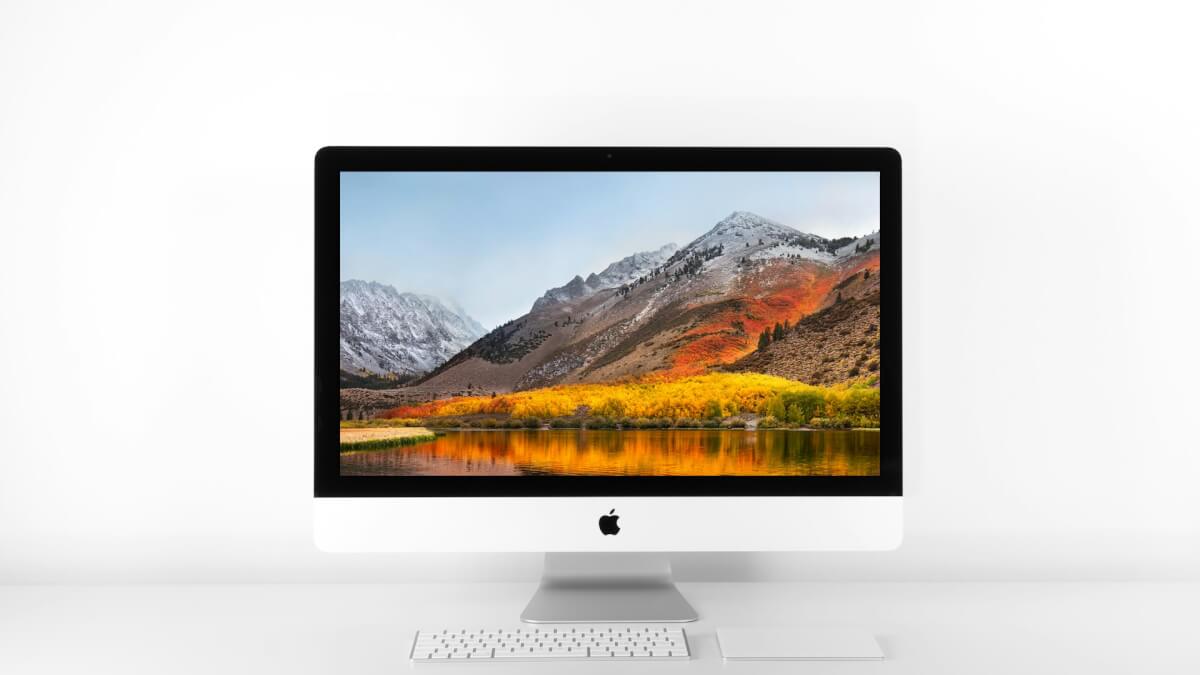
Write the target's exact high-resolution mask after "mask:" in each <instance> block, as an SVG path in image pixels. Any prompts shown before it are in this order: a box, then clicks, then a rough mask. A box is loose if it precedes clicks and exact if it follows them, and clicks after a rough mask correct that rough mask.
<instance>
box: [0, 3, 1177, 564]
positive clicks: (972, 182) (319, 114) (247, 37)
mask: <svg viewBox="0 0 1200 675" xmlns="http://www.w3.org/2000/svg"><path fill="white" fill-rule="evenodd" d="M1018 4H1022V3H987V4H985V5H983V6H980V7H975V8H969V7H967V6H966V4H965V3H960V2H945V3H916V4H914V3H898V2H886V1H881V2H813V3H757V2H736V3H735V2H721V3H712V4H709V5H702V4H700V3H690V2H675V3H642V2H611V1H610V2H606V3H556V2H545V3H529V2H502V3H485V2H478V3H450V2H447V3H411V4H404V3H399V2H378V3H362V2H339V3H332V2H324V3H300V2H278V3H262V2H259V3H247V2H240V1H239V2H204V3H195V6H191V7H186V6H183V5H182V3H180V4H179V6H173V5H174V3H158V2H145V3H129V2H124V3H113V4H112V6H108V5H107V4H105V5H104V6H101V4H100V3H88V2H11V1H10V2H6V3H4V4H3V5H2V6H0V317H2V319H0V582H5V581H90V580H98V581H131V580H183V581H188V580H243V579H244V580H284V581H287V580H311V579H320V580H374V579H390V580H401V579H416V578H460V577H463V576H465V577H468V578H532V576H533V575H534V574H535V572H536V570H537V566H538V560H537V558H536V557H535V556H479V557H444V556H409V557H405V556H383V555H379V556H365V555H364V556H331V555H325V554H320V553H317V552H316V551H314V550H313V548H312V545H311V543H310V542H311V538H310V529H311V520H310V510H309V509H310V501H311V499H310V493H311V490H310V484H311V481H310V466H309V461H310V450H309V447H310V444H309V429H310V427H311V424H310V410H311V395H310V386H311V385H310V382H311V377H310V370H311V368H310V363H311V360H312V359H311V356H310V355H311V349H312V344H311V338H310V335H311V321H312V311H311V308H310V305H311V301H310V295H311V289H312V269H311V267H312V264H311V260H312V253H313V251H312V216H311V210H312V209H311V203H312V180H311V178H312V156H313V153H314V151H315V150H316V149H317V148H318V147H320V146H322V145H327V144H376V145H386V144H396V145H400V144H538V145H540V144H628V145H641V144H646V145H650V144H660V145H676V144H678V145H688V144H694V145H738V144H745V145H891V146H894V147H896V148H898V149H899V150H900V151H901V152H902V153H903V155H904V159H905V168H904V170H905V175H904V180H905V199H906V202H905V219H906V233H905V238H906V240H905V265H906V269H905V274H904V276H905V284H906V287H905V300H906V303H907V304H906V307H905V321H906V323H905V326H904V338H905V358H906V378H907V380H906V382H905V390H906V404H907V419H906V424H907V426H906V444H907V445H906V464H907V466H906V470H907V473H906V492H907V497H908V498H907V513H908V524H907V540H906V544H905V546H904V547H903V548H902V549H901V550H900V551H898V552H895V553H888V554H869V555H868V554H856V555H839V554H816V555H814V554H806V555H773V556H765V555H759V556H732V555H713V556H681V557H680V558H679V559H678V562H677V567H678V568H679V571H680V574H681V576H684V577H687V578H711V577H718V578H784V577H790V578H812V577H820V578H844V577H851V578H934V579H937V578H1132V577H1137V578H1172V577H1175V578H1178V577H1190V578H1196V575H1197V574H1198V572H1197V570H1200V490H1197V481H1198V479H1200V442H1197V439H1196V436H1195V432H1194V426H1195V422H1196V420H1197V414H1196V407H1197V406H1196V403H1197V398H1198V397H1197V394H1196V383H1197V381H1198V379H1200V377H1198V376H1200V369H1198V367H1197V363H1196V350H1195V346H1194V345H1195V342H1196V334H1195V333H1196V327H1197V324H1198V322H1197V318H1196V314H1197V305H1198V303H1197V299H1196V295H1197V291H1200V287H1198V284H1197V278H1196V275H1195V272H1194V268H1193V267H1192V264H1193V258H1194V255H1195V251H1196V246H1197V243H1200V235H1198V234H1197V225H1198V220H1200V219H1198V218H1197V215H1196V210H1195V199H1196V190H1197V186H1200V164H1198V163H1197V151H1200V132H1198V131H1197V129H1198V128H1200V125H1197V124H1196V120H1197V119H1200V105H1198V99H1197V94H1196V87H1195V81H1194V76H1195V70H1194V67H1193V65H1192V64H1194V63H1195V62H1196V61H1197V59H1198V57H1200V54H1198V53H1197V52H1198V51H1200V50H1198V49H1197V47H1196V42H1195V40H1194V31H1193V29H1194V26H1195V25H1196V24H1195V17H1194V16H1186V15H1185V14H1184V12H1185V9H1184V8H1185V5H1184V4H1182V3H1181V4H1179V5H1177V6H1176V5H1167V4H1163V5H1157V4H1155V3H1138V4H1136V5H1130V4H1128V3H1125V4H1122V5H1119V6H1117V7H1112V8H1106V7H1102V6H1098V5H1097V3H1083V2H1080V3H1074V4H1062V3H1059V4H1053V5H1048V4H1047V3H1044V2H1032V3H1028V4H1027V6H1025V7H1018V6H1017V5H1018ZM258 382H265V383H267V384H265V385H256V386H250V383H258Z"/></svg>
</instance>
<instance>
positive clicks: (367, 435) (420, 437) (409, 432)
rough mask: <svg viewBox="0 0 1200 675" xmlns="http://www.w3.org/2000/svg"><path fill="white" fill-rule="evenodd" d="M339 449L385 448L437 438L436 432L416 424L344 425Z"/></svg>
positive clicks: (344, 450)
mask: <svg viewBox="0 0 1200 675" xmlns="http://www.w3.org/2000/svg"><path fill="white" fill-rule="evenodd" d="M340 438H341V451H342V452H354V451H358V450H387V449H389V448H397V447H401V446H405V445H416V444H417V443H427V442H429V441H433V440H436V439H437V434H436V433H434V432H433V431H430V430H429V429H426V428H425V427H417V426H374V427H346V426H343V427H342V429H341V433H340Z"/></svg>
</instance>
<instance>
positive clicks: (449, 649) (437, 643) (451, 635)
mask: <svg viewBox="0 0 1200 675" xmlns="http://www.w3.org/2000/svg"><path fill="white" fill-rule="evenodd" d="M409 658H410V659H412V661H413V663H438V662H445V661H686V660H688V658H689V657H688V644H687V635H686V634H685V633H684V632H683V629H682V628H680V627H678V626H675V625H670V624H629V625H624V624H572V623H560V624H523V625H521V626H520V627H509V628H471V629H467V628H455V629H446V630H422V631H417V634H416V636H415V637H414V638H413V645H412V652H411V654H410V655H409Z"/></svg>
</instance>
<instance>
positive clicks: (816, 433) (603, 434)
mask: <svg viewBox="0 0 1200 675" xmlns="http://www.w3.org/2000/svg"><path fill="white" fill-rule="evenodd" d="M341 473H342V475H343V476H539V475H540V476H630V475H636V476H878V475H879V432H878V431H860V430H851V431H830V430H811V431H810V430H798V429H771V430H761V431H747V430H741V429H639V430H630V431H615V430H603V429H597V430H579V429H553V430H536V429H531V430H526V429H504V430H490V429H469V430H462V431H447V432H445V435H444V436H439V437H438V439H437V440H436V441H431V442H428V443H420V444H417V445H411V446H407V447H400V448H393V449H389V450H364V451H356V452H350V453H342V455H341Z"/></svg>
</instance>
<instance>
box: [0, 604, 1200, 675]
mask: <svg viewBox="0 0 1200 675" xmlns="http://www.w3.org/2000/svg"><path fill="white" fill-rule="evenodd" d="M680 588H681V589H682V590H683V592H684V594H685V595H686V596H687V597H688V598H689V599H690V600H691V602H692V604H693V605H694V606H695V607H696V609H697V610H698V611H699V612H700V614H701V617H702V618H701V620H700V621H698V622H696V623H692V624H687V625H686V629H687V631H688V636H689V641H690V644H691V647H692V653H693V660H692V661H690V662H685V663H645V662H639V663H623V664H621V663H580V662H571V663H569V664H564V663H553V664H541V663H534V664H530V663H510V664H481V663H474V664H472V663H464V664H458V663H454V664H450V663H440V664H424V665H417V666H414V665H411V664H410V663H409V662H408V660H407V655H408V648H409V644H410V640H411V639H412V634H413V632H414V631H415V630H416V629H417V628H418V627H430V628H432V627H437V626H447V627H448V626H465V625H470V624H478V625H480V626H484V625H488V624H496V625H509V624H515V623H517V621H518V619H517V615H518V613H519V612H520V611H521V608H522V607H523V606H524V603H525V601H526V600H527V599H528V597H529V595H530V594H531V593H532V592H533V589H534V584H461V585H445V584H419V585H418V584H413V585H274V586H272V585H246V586H204V585H196V586H101V587H45V586H43V587H37V586H33V587H20V586H9V587H0V673H11V674H13V675H18V674H19V675H31V674H35V673H88V674H92V673H122V674H123V675H132V674H135V673H155V674H156V675H161V674H163V673H203V674H204V675H227V674H230V673H254V674H255V675H263V674H265V673H286V674H288V675H303V674H306V673H338V674H342V673H364V674H366V673H398V672H399V673H413V672H418V673H430V674H437V675H452V674H457V673H472V674H473V675H478V674H480V673H484V672H488V673H517V672H530V673H547V674H548V673H558V672H563V671H569V672H571V673H573V674H575V675H588V674H590V673H605V674H615V673H621V674H622V675H625V674H629V673H664V674H674V675H679V674H682V673H687V674H689V675H690V674H692V673H697V674H698V673H723V674H724V675H734V674H740V673H747V674H751V675H765V674H767V673H784V672H786V673H836V674H843V673H844V674H851V673H878V674H886V675H898V674H901V673H913V674H917V673H919V674H920V675H932V674H934V673H955V674H958V673H972V674H975V673H981V674H986V673H1004V674H1005V675H1012V674H1021V675H1026V674H1029V673H1086V674H1093V673H1121V674H1132V673H1137V674H1141V673H1185V672H1186V673H1197V672H1200V614H1198V613H1197V608H1200V584H1195V583H1188V584H1180V583H1161V584H1147V583H853V584H848V583H811V584H778V583H771V584H766V583H764V584H748V583H738V584H732V583H731V584H713V583H691V584H680ZM722 625H724V626H733V625H790V626H855V627H861V628H865V629H868V630H870V631H872V632H873V633H875V635H876V636H877V637H878V639H879V642H880V644H881V645H882V647H883V650H884V652H885V653H886V654H887V656H888V658H887V660H885V661H883V662H857V663H835V662H823V663H796V662H773V663H728V664H727V663H724V662H723V661H722V660H721V655H720V651H719V649H718V647H717V643H716V639H715V637H714V633H715V629H716V627H717V626H722Z"/></svg>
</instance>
